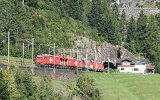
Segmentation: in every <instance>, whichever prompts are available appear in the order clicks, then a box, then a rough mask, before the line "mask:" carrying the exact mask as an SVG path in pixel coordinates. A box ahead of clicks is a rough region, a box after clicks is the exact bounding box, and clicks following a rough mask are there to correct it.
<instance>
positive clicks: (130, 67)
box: [117, 58, 154, 74]
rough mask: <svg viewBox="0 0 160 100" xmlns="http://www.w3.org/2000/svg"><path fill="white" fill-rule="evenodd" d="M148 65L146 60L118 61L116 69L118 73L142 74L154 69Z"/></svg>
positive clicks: (129, 59)
mask: <svg viewBox="0 0 160 100" xmlns="http://www.w3.org/2000/svg"><path fill="white" fill-rule="evenodd" d="M149 65H150V64H148V60H147V59H131V58H128V59H123V60H122V59H119V62H118V63H117V69H118V70H119V71H120V72H126V73H142V74H144V73H146V72H153V70H154V67H153V66H152V65H150V66H149Z"/></svg>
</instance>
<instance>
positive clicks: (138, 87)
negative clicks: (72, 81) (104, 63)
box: [91, 73, 160, 100]
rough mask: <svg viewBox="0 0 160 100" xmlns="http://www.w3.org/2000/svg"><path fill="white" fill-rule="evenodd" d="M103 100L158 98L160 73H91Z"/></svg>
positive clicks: (159, 95)
mask: <svg viewBox="0 0 160 100" xmlns="http://www.w3.org/2000/svg"><path fill="white" fill-rule="evenodd" d="M91 75H92V76H93V77H94V79H95V86H96V87H97V88H99V90H100V91H101V95H102V98H103V99H104V100H159V99H160V94H159V93H160V86H159V85H160V75H142V74H124V73H113V74H106V73H91Z"/></svg>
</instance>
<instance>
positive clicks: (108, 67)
mask: <svg viewBox="0 0 160 100" xmlns="http://www.w3.org/2000/svg"><path fill="white" fill-rule="evenodd" d="M109 61H110V59H109V57H108V73H109Z"/></svg>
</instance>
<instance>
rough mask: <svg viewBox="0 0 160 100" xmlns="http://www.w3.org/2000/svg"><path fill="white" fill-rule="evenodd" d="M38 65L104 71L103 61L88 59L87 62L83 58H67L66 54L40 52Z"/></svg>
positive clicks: (37, 60) (37, 59) (37, 58)
mask: <svg viewBox="0 0 160 100" xmlns="http://www.w3.org/2000/svg"><path fill="white" fill-rule="evenodd" d="M35 63H36V66H38V67H54V66H55V67H56V68H71V69H75V68H78V69H84V68H85V67H86V68H87V69H89V70H94V71H103V70H104V66H103V63H101V62H95V61H92V60H90V61H88V62H87V63H85V62H84V61H83V60H79V59H74V58H67V57H65V56H53V55H48V54H40V55H37V57H36V61H35Z"/></svg>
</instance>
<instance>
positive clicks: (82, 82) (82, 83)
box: [76, 74, 101, 100]
mask: <svg viewBox="0 0 160 100" xmlns="http://www.w3.org/2000/svg"><path fill="white" fill-rule="evenodd" d="M76 86H77V89H76V90H77V92H78V94H79V95H80V96H81V98H82V99H84V100H100V99H101V96H100V92H99V90H98V89H97V88H95V87H94V80H93V79H92V78H91V76H89V75H88V74H82V75H81V76H80V78H79V79H78V81H77V84H76Z"/></svg>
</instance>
